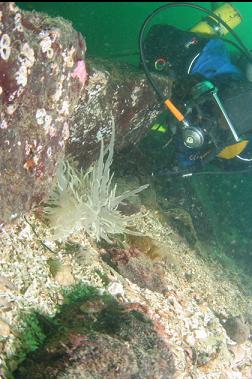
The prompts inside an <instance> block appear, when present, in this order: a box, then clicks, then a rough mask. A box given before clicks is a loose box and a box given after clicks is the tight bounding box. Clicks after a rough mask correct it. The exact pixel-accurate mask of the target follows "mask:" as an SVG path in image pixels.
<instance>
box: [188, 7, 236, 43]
mask: <svg viewBox="0 0 252 379" xmlns="http://www.w3.org/2000/svg"><path fill="white" fill-rule="evenodd" d="M213 13H214V14H216V16H218V17H220V18H221V19H222V21H224V22H225V23H226V24H227V25H228V26H229V27H230V28H231V29H234V28H235V27H236V26H237V25H239V24H240V23H241V21H242V19H241V16H240V14H239V12H238V11H237V10H236V9H235V8H234V7H233V6H232V5H231V4H229V3H226V4H223V5H221V6H220V7H219V8H217V9H216V10H215V11H214V12H213ZM190 31H191V32H194V33H201V34H206V35H207V36H216V34H217V35H218V36H224V35H225V34H227V33H228V30H227V29H226V28H225V27H224V26H223V25H222V24H220V23H219V22H218V21H217V20H216V19H214V18H213V17H211V16H208V17H207V18H206V19H205V20H203V21H200V22H199V23H198V24H197V25H195V26H194V27H193V28H191V29H190Z"/></svg>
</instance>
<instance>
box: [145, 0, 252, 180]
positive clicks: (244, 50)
mask: <svg viewBox="0 0 252 379" xmlns="http://www.w3.org/2000/svg"><path fill="white" fill-rule="evenodd" d="M176 7H187V8H193V9H196V10H199V11H201V12H203V13H206V14H207V15H208V16H210V17H211V18H213V19H214V20H216V21H217V22H218V23H219V24H221V25H222V26H224V28H226V30H228V32H230V33H231V34H232V36H233V37H234V39H235V40H236V41H237V43H235V42H233V41H230V40H228V39H225V38H220V37H218V38H220V39H222V40H223V41H224V42H226V43H229V44H231V45H232V46H234V47H235V48H236V49H238V50H239V51H240V52H241V53H242V54H243V55H245V56H246V58H247V59H248V61H249V62H251V63H252V58H251V54H250V52H249V50H248V49H247V48H246V46H245V45H244V44H243V42H242V40H241V39H240V37H239V36H238V35H237V33H236V32H234V31H233V29H232V28H231V27H230V26H229V25H228V24H227V23H226V22H225V21H223V20H222V19H221V18H220V17H219V16H218V15H216V14H215V13H214V12H213V11H211V10H208V9H206V8H204V7H201V6H200V5H196V4H192V3H168V4H165V5H162V6H160V7H159V8H156V9H155V10H154V11H153V12H152V13H151V14H150V15H149V16H148V17H147V18H146V19H145V21H144V23H143V24H142V27H141V29H140V33H139V40H138V44H139V52H140V59H141V63H142V65H143V69H144V71H145V75H146V77H147V79H148V81H149V83H150V84H151V86H152V88H153V89H154V91H155V92H156V94H157V96H158V97H159V99H160V100H161V101H162V102H163V103H164V104H165V106H166V107H167V108H168V109H169V111H170V112H171V113H172V114H173V115H174V117H175V118H176V119H177V120H178V121H179V122H182V123H184V125H185V126H187V125H186V121H185V117H184V115H183V114H182V113H181V112H180V111H179V109H178V108H177V107H176V106H175V105H174V104H173V103H172V101H171V99H167V97H166V96H165V95H164V93H163V92H162V90H161V89H160V88H159V87H158V85H157V83H156V82H155V80H154V79H153V77H152V75H151V72H150V71H149V69H148V66H147V64H146V60H145V56H144V34H145V31H146V28H147V26H148V25H149V23H150V22H151V21H152V19H153V18H154V17H155V16H156V15H157V14H158V13H160V12H162V11H164V10H166V9H169V8H176ZM216 151H217V150H216ZM215 153H216V152H215V151H214V154H215ZM212 155H213V154H211V157H212ZM208 162H209V159H206V160H205V161H204V162H202V163H204V164H206V163H208ZM250 170H252V168H249V169H246V170H245V171H244V170H241V171H238V170H237V173H238V172H247V171H250ZM235 172H236V171H235ZM218 173H222V172H221V171H220V172H218ZM223 173H224V172H223ZM169 174H170V175H182V176H186V175H187V174H188V175H192V174H204V172H201V171H199V172H191V170H181V171H179V172H173V171H167V172H166V175H169ZM208 174H209V172H208ZM213 174H217V172H216V173H215V172H213ZM227 174H228V173H227Z"/></svg>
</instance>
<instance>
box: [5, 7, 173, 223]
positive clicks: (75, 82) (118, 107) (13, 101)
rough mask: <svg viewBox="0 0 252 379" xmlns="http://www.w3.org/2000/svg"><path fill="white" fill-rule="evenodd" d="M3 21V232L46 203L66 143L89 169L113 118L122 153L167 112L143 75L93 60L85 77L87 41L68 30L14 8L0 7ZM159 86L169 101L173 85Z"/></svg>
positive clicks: (52, 20)
mask: <svg viewBox="0 0 252 379" xmlns="http://www.w3.org/2000/svg"><path fill="white" fill-rule="evenodd" d="M0 18H1V27H0V137H1V138H0V154H1V157H0V158H1V165H0V188H1V190H0V201H1V208H0V224H4V223H10V222H11V221H12V220H13V219H16V218H17V217H19V216H20V215H22V214H24V213H26V212H28V211H30V210H31V209H33V208H34V207H35V206H37V205H38V204H40V202H41V201H44V200H46V199H47V197H48V194H49V192H50V189H51V186H52V181H53V177H54V176H55V171H56V166H57V163H58V162H59V159H60V158H61V157H62V155H63V154H64V152H65V144H66V141H67V140H68V142H69V143H68V147H67V153H70V154H72V155H73V156H74V157H75V158H76V159H77V160H78V161H79V162H80V165H81V166H82V167H84V168H87V167H88V166H89V165H90V164H91V163H93V162H94V161H95V160H96V158H97V156H98V152H99V149H100V141H101V138H102V137H104V140H105V143H106V142H107V141H108V140H109V139H110V135H111V118H112V116H113V117H114V119H115V124H116V127H117V131H116V149H120V148H122V147H124V146H125V145H128V144H132V143H135V142H136V141H137V140H139V139H140V138H141V136H142V135H144V134H145V133H146V131H147V130H148V129H149V127H150V126H151V124H152V123H153V121H154V120H155V117H156V116H157V115H158V113H159V112H160V108H161V105H160V102H159V101H158V99H157V97H156V95H155V93H154V91H153V89H152V88H151V87H150V85H149V83H148V81H147V79H146V78H145V75H144V73H143V72H141V71H140V70H137V69H135V68H133V67H131V66H128V65H125V64H119V63H115V62H111V61H110V62H109V61H104V60H102V61H100V60H95V59H93V60H90V61H89V62H88V68H87V70H86V65H85V61H84V59H85V51H86V46H85V41H84V39H83V37H82V36H81V35H80V33H78V32H76V31H75V30H74V29H73V28H72V26H71V24H70V23H69V22H67V21H65V20H63V19H61V18H50V17H49V16H48V15H46V14H41V13H36V12H34V13H26V12H23V11H21V10H20V9H19V8H18V7H17V6H16V5H15V4H14V3H1V4H0ZM87 72H88V74H87ZM87 79H88V81H86V80H87ZM157 81H158V82H159V85H161V86H163V88H165V89H166V92H167V94H168V93H169V94H170V87H171V83H170V81H169V79H165V78H157ZM84 87H85V88H84ZM69 136H70V138H69Z"/></svg>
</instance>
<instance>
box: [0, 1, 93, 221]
mask: <svg viewBox="0 0 252 379" xmlns="http://www.w3.org/2000/svg"><path fill="white" fill-rule="evenodd" d="M0 21H1V22H0V161H1V165H0V203H1V208H0V223H3V222H6V223H8V222H10V221H11V220H13V219H15V218H16V217H18V216H20V215H21V214H22V213H24V212H26V211H28V210H30V209H31V208H32V207H33V205H34V204H35V205H36V204H38V203H39V202H40V201H41V200H42V199H44V198H45V196H46V195H47V193H48V191H49V189H50V186H51V182H52V177H53V175H54V173H55V168H56V163H57V162H58V160H59V157H60V156H61V155H62V153H63V151H64V146H65V142H66V140H67V139H68V136H69V125H68V119H69V116H70V115H71V114H72V112H73V109H74V108H75V106H76V104H77V101H78V99H79V96H80V94H81V91H82V89H83V88H84V84H85V80H86V69H85V63H84V55H85V41H84V39H83V37H82V36H81V35H80V34H79V33H77V32H76V31H75V30H74V29H73V28H72V26H71V25H70V23H69V22H67V21H65V20H63V19H60V18H57V19H52V18H50V17H49V16H47V15H45V14H39V13H25V12H23V11H21V10H20V9H19V8H18V7H17V6H16V5H15V4H14V3H8V2H7V3H0Z"/></svg>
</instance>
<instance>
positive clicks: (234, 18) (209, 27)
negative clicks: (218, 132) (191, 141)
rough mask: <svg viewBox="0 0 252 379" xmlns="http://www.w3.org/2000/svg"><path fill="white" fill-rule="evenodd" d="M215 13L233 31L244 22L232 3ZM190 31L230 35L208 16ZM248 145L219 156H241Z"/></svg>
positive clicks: (155, 127) (238, 145)
mask: <svg viewBox="0 0 252 379" xmlns="http://www.w3.org/2000/svg"><path fill="white" fill-rule="evenodd" d="M213 13H214V14H216V16H218V17H219V18H221V20H222V21H224V22H225V23H226V24H227V25H228V26H229V27H230V28H231V29H234V28H235V27H236V26H237V25H239V24H240V23H241V21H242V18H241V15H240V14H239V12H238V11H237V10H236V9H235V8H234V7H233V6H232V5H231V4H230V3H225V4H223V5H221V6H220V7H218V8H217V9H216V10H215V11H214V12H213ZM190 31H191V32H194V33H200V34H204V35H206V36H210V37H211V36H216V35H217V36H224V35H225V34H227V33H228V30H227V29H226V28H225V27H224V26H223V25H222V24H221V23H220V22H218V20H216V19H214V18H213V17H211V16H208V17H207V18H205V19H204V20H202V21H200V22H199V23H197V24H196V25H195V26H193V27H192V28H191V29H190ZM168 105H169V104H168ZM172 105H173V104H172ZM167 107H168V108H169V109H170V111H171V112H172V113H173V114H174V116H175V117H176V118H177V119H178V120H179V121H181V119H179V117H178V116H177V114H176V112H175V111H176V110H177V109H176V108H175V107H173V108H175V111H173V109H171V107H170V106H167ZM152 130H158V131H159V132H164V131H165V128H164V127H161V125H160V124H157V123H156V124H154V125H153V127H152ZM247 144H248V141H247V140H240V141H239V142H237V143H234V144H232V145H229V146H227V147H225V149H223V150H222V151H221V152H219V154H218V155H217V156H218V157H220V158H223V159H232V158H234V157H235V156H237V155H238V154H240V153H241V152H242V151H243V150H244V149H245V148H246V146H247Z"/></svg>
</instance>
